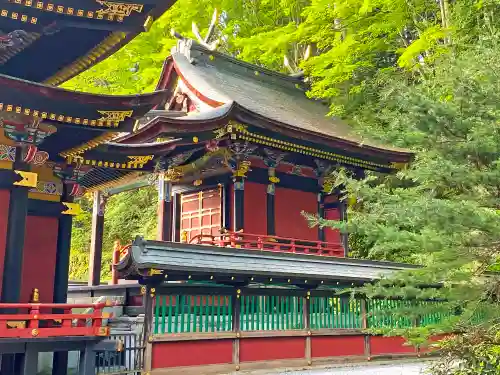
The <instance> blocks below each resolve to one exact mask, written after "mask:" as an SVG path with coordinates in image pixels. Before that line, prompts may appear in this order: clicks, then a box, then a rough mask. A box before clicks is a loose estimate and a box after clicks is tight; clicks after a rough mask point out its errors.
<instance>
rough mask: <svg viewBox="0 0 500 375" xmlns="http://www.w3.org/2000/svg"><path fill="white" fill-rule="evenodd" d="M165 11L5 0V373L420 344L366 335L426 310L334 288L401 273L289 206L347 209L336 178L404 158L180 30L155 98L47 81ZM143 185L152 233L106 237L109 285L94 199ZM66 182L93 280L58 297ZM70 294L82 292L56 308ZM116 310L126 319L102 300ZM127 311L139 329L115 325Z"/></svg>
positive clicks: (66, 229)
mask: <svg viewBox="0 0 500 375" xmlns="http://www.w3.org/2000/svg"><path fill="white" fill-rule="evenodd" d="M172 3H173V1H172V2H170V1H158V0H141V1H138V2H135V3H128V2H125V3H124V2H111V1H105V0H97V1H95V2H93V3H85V4H84V3H83V2H81V1H79V0H71V1H70V0H67V1H66V0H64V1H62V2H61V3H58V4H51V3H44V2H32V1H31V0H20V1H17V0H16V1H7V0H5V1H4V4H3V8H2V11H1V15H2V17H1V18H0V25H1V26H2V27H1V28H0V29H1V30H2V32H3V33H4V35H2V36H0V270H1V278H0V285H1V287H0V310H1V313H0V354H1V356H2V357H1V358H2V360H1V369H2V372H1V373H2V374H4V373H5V374H22V375H32V374H34V373H36V371H37V369H38V368H40V361H39V358H41V357H42V356H41V355H39V354H40V353H42V352H51V353H54V354H53V359H52V358H51V360H50V361H51V371H52V374H53V375H66V374H67V373H68V369H69V368H70V367H71V356H70V355H69V352H72V351H76V352H78V353H79V354H78V355H79V357H78V358H79V359H78V361H76V362H78V364H77V365H76V370H77V371H78V374H79V375H91V374H92V375H94V374H95V373H96V372H98V373H99V374H115V375H116V374H131V373H133V374H158V375H160V374H163V375H165V374H178V373H180V372H181V371H182V373H186V374H189V373H192V374H200V373H204V374H210V373H212V374H221V373H226V372H231V371H239V370H242V369H256V368H273V367H280V366H312V365H314V364H320V363H322V362H328V363H329V361H332V360H338V359H343V360H349V361H365V360H371V359H373V358H377V357H388V356H389V357H393V356H417V355H418V356H419V355H421V354H427V353H428V350H427V349H424V348H420V347H409V346H405V345H404V340H403V339H402V338H401V337H383V336H381V335H377V334H373V333H368V332H367V331H366V329H367V328H384V327H398V328H401V327H407V328H408V327H411V326H414V325H416V324H418V325H426V324H432V322H434V321H435V320H436V319H439V317H436V316H419V317H417V318H415V319H413V318H398V319H395V318H392V319H385V318H383V316H384V315H383V312H384V311H389V310H390V309H391V308H396V307H397V306H401V305H402V304H404V303H406V302H407V301H399V300H398V301H386V300H381V299H372V300H368V299H366V298H365V297H364V296H359V295H352V296H351V295H349V294H346V292H345V290H344V289H345V288H349V287H351V286H357V285H362V284H364V283H367V282H372V281H375V280H378V279H380V278H381V277H384V276H387V275H391V274H393V273H395V272H398V271H401V270H408V269H413V268H415V266H411V265H405V264H398V263H391V262H375V261H369V260H361V259H352V258H349V248H348V237H347V233H340V232H339V231H338V230H333V229H330V228H315V227H312V228H311V227H310V226H309V224H308V222H307V220H306V219H305V217H304V216H303V213H304V212H305V213H310V214H316V215H319V216H320V217H323V218H326V219H330V220H346V219H347V216H348V215H349V207H348V200H347V199H345V198H346V197H343V196H342V195H341V194H342V192H341V189H339V188H337V187H336V186H335V177H334V176H335V172H336V171H339V170H344V171H346V173H349V174H351V175H353V176H356V177H358V178H362V177H363V176H364V174H365V172H366V171H376V172H380V173H395V172H397V171H398V170H400V169H401V168H404V167H405V166H406V165H407V164H408V163H409V162H411V160H412V157H413V154H412V153H411V152H409V151H407V150H401V149H397V148H392V147H388V146H384V145H379V144H377V143H375V142H373V141H370V140H368V139H364V138H360V137H359V136H357V135H356V134H355V133H354V132H353V131H352V129H351V128H350V127H349V126H348V125H347V124H344V123H343V122H342V121H340V120H338V119H333V118H330V117H327V116H326V114H327V112H328V107H327V105H325V104H324V103H322V102H320V101H316V100H312V99H309V98H307V96H306V92H307V90H308V87H307V85H306V83H305V82H304V80H303V77H302V76H301V75H300V74H297V75H293V76H289V75H284V74H281V73H277V72H273V71H270V70H266V69H264V68H262V67H259V66H257V65H254V64H249V63H246V62H242V61H239V60H237V59H235V58H233V57H231V56H228V55H226V54H223V53H220V52H217V51H215V50H214V48H212V46H211V45H210V44H209V43H206V41H205V42H203V41H201V42H200V41H198V42H196V41H193V40H191V39H187V38H184V37H182V36H180V35H178V34H176V36H177V37H178V39H179V40H178V43H177V46H176V47H175V48H174V49H173V50H172V53H171V55H170V56H169V57H167V59H166V60H165V63H164V66H163V69H162V73H161V76H160V77H159V78H158V85H157V88H156V90H155V91H154V92H152V93H146V94H136V95H129V96H109V95H96V94H88V93H81V92H75V91H68V90H64V89H61V88H59V87H57V86H58V85H60V84H61V83H63V82H65V81H67V80H68V79H70V78H72V77H74V76H75V75H77V74H79V73H81V72H83V71H85V70H86V69H88V68H90V67H92V66H94V65H95V64H96V63H98V62H99V61H101V60H103V59H105V58H106V57H108V56H109V55H111V54H112V53H114V52H115V51H117V50H118V49H119V48H121V47H122V46H123V45H125V44H126V43H127V42H129V41H130V40H132V39H133V38H134V37H135V36H136V35H138V34H139V33H140V32H142V31H147V30H148V29H149V27H150V26H151V24H152V22H153V21H154V20H155V19H157V18H158V17H159V16H160V15H161V14H163V13H164V12H165V11H166V10H167V9H168V8H169V7H170V6H171V5H172ZM35 62H36V63H35ZM151 184H154V185H156V186H157V187H158V214H157V223H158V233H157V236H156V238H155V239H148V238H142V237H140V236H138V237H137V238H136V239H135V240H134V241H133V243H131V244H123V245H124V246H117V247H116V248H115V250H114V257H113V264H112V265H110V266H112V267H113V279H112V280H111V285H107V284H108V280H101V274H102V272H101V271H102V269H101V268H102V263H103V262H102V253H103V233H104V224H105V221H104V217H105V213H106V200H107V198H108V197H109V196H112V195H114V194H119V193H120V192H123V191H126V190H130V189H137V188H141V187H144V186H147V185H151ZM82 194H92V195H93V202H94V204H93V212H92V241H91V245H90V249H89V251H90V264H89V280H88V285H86V286H83V285H77V286H72V287H71V288H69V289H68V272H69V261H70V247H71V228H72V217H73V216H74V215H75V214H78V213H79V212H81V211H80V210H81V208H80V206H79V204H78V198H79V197H81V196H82ZM107 250H108V251H109V250H111V249H107ZM131 291H135V292H133V293H132V292H131ZM68 293H73V296H77V297H78V298H80V297H81V294H82V293H83V294H86V295H87V293H88V297H89V298H91V301H92V302H91V303H86V302H85V303H79V302H76V303H75V302H74V301H72V302H71V303H68ZM134 293H135V294H134ZM77 297H71V298H72V299H73V298H77ZM122 297H123V298H122ZM116 306H119V309H121V310H119V309H118V310H119V311H121V312H122V313H123V312H124V313H123V316H114V317H113V316H111V315H110V313H109V311H108V310H106V309H111V308H114V307H116ZM118 310H116V311H118ZM114 312H115V311H114ZM120 319H121V320H120ZM131 321H132V322H133V324H132V325H134V326H137V327H139V328H137V330H136V331H132V330H130V331H127V332H125V333H124V332H123V331H120V330H117V329H116V327H115V326H114V325H113V324H114V323H116V322H127V324H129V323H130V322H131Z"/></svg>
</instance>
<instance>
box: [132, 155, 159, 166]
mask: <svg viewBox="0 0 500 375" xmlns="http://www.w3.org/2000/svg"><path fill="white" fill-rule="evenodd" d="M153 157H154V156H153V155H145V156H127V158H128V159H130V161H129V162H128V163H127V168H144V165H145V164H147V163H148V162H149V161H150V160H153Z"/></svg>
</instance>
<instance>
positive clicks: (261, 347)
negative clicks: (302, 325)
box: [240, 337, 306, 362]
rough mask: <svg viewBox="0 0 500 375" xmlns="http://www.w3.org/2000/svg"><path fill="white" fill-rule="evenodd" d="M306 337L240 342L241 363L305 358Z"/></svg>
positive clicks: (248, 339)
mask: <svg viewBox="0 0 500 375" xmlns="http://www.w3.org/2000/svg"><path fill="white" fill-rule="evenodd" d="M305 345H306V341H305V338H304V337H278V338H272V337H266V338H246V339H242V340H241V341H240V361H241V362H252V361H271V360H274V359H294V358H304V357H305V350H306V347H305Z"/></svg>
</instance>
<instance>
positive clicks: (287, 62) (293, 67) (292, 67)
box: [283, 44, 312, 76]
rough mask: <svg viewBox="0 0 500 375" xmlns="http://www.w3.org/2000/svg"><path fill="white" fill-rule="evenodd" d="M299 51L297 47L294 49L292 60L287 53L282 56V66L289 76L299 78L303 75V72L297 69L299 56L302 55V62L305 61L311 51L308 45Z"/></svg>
mask: <svg viewBox="0 0 500 375" xmlns="http://www.w3.org/2000/svg"><path fill="white" fill-rule="evenodd" d="M299 49H300V47H299V46H296V47H295V48H294V50H295V58H294V59H290V58H289V57H288V54H287V53H285V54H284V55H283V66H284V67H285V68H287V69H288V71H289V72H290V75H292V76H301V75H303V74H304V71H303V70H302V69H300V67H299V65H300V63H299V60H300V55H302V61H307V60H308V59H309V57H311V53H312V52H311V51H312V49H311V45H310V44H308V45H307V46H304V47H302V51H299Z"/></svg>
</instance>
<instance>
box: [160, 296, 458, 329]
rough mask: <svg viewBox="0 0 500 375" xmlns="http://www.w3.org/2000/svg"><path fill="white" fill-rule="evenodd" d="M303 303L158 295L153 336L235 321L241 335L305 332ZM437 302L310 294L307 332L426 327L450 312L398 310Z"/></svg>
mask: <svg viewBox="0 0 500 375" xmlns="http://www.w3.org/2000/svg"><path fill="white" fill-rule="evenodd" d="M306 301H307V300H306V297H305V296H298V295H289V296H286V295H279V296H274V295H241V296H240V297H239V298H236V297H235V296H234V295H183V294H169V295H158V296H156V299H155V306H154V322H153V328H154V334H172V333H197V332H227V331H232V330H233V326H234V324H235V323H236V322H237V323H239V327H240V330H242V331H276V330H301V329H304V328H305V316H304V311H305V304H306ZM438 303H439V302H426V301H423V302H419V303H418V305H416V304H415V301H413V302H410V301H403V300H382V299H369V300H366V302H364V301H362V300H359V299H350V298H346V297H338V296H325V295H322V296H311V297H310V304H309V322H310V328H311V329H362V328H365V327H366V328H409V327H411V326H413V325H414V324H419V325H421V326H426V325H430V324H435V323H439V322H440V321H441V320H442V319H443V318H445V317H448V316H449V315H450V314H451V313H448V312H446V311H442V312H432V313H423V314H421V315H420V316H419V319H415V318H412V317H410V314H409V313H408V314H405V313H404V310H405V309H407V310H408V312H410V311H412V309H414V308H417V309H419V308H423V309H424V310H425V309H426V307H432V306H429V305H430V304H438ZM235 304H236V305H235ZM363 310H366V311H363ZM234 311H239V316H236V317H233V313H234ZM364 319H366V323H365V322H364ZM234 320H236V322H235V321H234ZM364 323H365V324H364Z"/></svg>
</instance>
